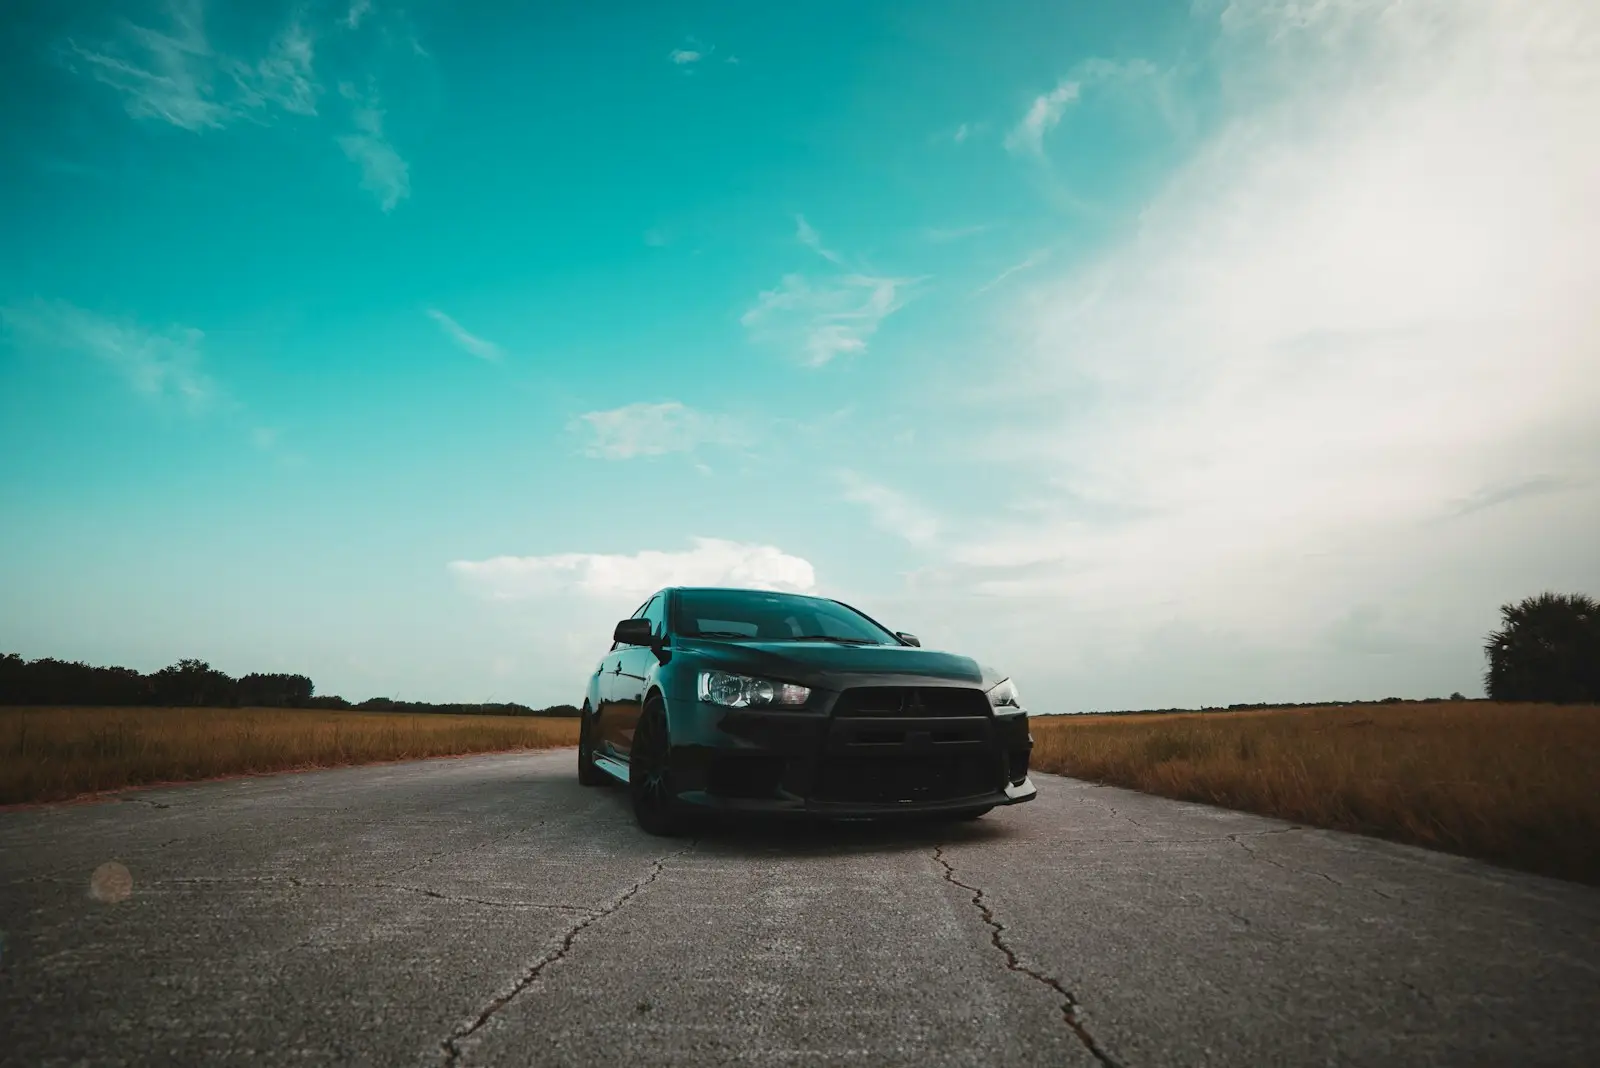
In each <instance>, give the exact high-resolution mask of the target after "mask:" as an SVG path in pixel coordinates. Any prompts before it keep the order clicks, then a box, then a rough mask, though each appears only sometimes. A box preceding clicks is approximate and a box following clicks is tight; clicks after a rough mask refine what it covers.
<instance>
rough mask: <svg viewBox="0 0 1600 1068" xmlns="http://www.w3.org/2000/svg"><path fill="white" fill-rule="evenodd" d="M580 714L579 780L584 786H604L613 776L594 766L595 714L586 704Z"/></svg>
mask: <svg viewBox="0 0 1600 1068" xmlns="http://www.w3.org/2000/svg"><path fill="white" fill-rule="evenodd" d="M578 716H579V719H578V782H579V783H580V784H582V785H584V786H604V785H605V784H606V783H608V782H610V781H611V776H609V775H607V774H606V773H605V772H603V771H601V770H600V769H599V768H597V767H595V766H594V723H593V720H594V715H593V713H591V712H590V711H589V706H588V705H587V704H585V705H584V706H583V711H582V712H580V713H579V714H578Z"/></svg>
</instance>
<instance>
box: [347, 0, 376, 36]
mask: <svg viewBox="0 0 1600 1068" xmlns="http://www.w3.org/2000/svg"><path fill="white" fill-rule="evenodd" d="M371 11H372V0H350V9H349V10H348V11H346V12H345V16H344V24H345V26H347V27H348V28H350V29H352V30H356V29H360V28H361V20H362V19H364V18H366V17H367V15H368V13H370V12H371Z"/></svg>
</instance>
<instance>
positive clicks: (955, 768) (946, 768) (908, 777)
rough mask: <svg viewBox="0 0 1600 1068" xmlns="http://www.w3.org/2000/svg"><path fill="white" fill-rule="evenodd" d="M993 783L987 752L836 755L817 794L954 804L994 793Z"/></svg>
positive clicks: (880, 801)
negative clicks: (944, 754) (942, 754)
mask: <svg viewBox="0 0 1600 1068" xmlns="http://www.w3.org/2000/svg"><path fill="white" fill-rule="evenodd" d="M980 696H981V695H980ZM995 778H996V776H995V766H994V760H993V758H992V757H990V756H989V755H987V754H985V753H976V754H973V753H966V754H960V755H951V756H939V755H936V756H904V757H902V756H895V757H881V756H873V757H844V756H835V757H833V758H831V759H830V760H829V761H828V762H827V763H826V765H825V766H824V768H823V772H822V789H821V790H820V791H819V793H820V795H821V799H822V800H825V801H846V802H854V803H857V804H878V805H890V804H899V803H917V802H929V801H953V800H955V799H957V798H962V797H973V796H976V795H980V794H987V793H993V792H994V791H995V790H996V789H998V787H999V784H998V783H997V782H996V781H995Z"/></svg>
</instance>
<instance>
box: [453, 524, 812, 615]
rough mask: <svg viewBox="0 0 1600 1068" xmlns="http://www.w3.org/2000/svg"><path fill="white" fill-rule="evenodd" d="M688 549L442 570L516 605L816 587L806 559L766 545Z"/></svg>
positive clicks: (513, 560)
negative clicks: (565, 598)
mask: <svg viewBox="0 0 1600 1068" xmlns="http://www.w3.org/2000/svg"><path fill="white" fill-rule="evenodd" d="M690 540H691V542H692V543H693V546H694V547H693V548H691V549H685V550H679V551H676V552H671V551H660V550H654V549H646V550H643V551H641V552H638V553H634V554H633V555H631V556H630V555H624V554H620V553H618V554H608V553H555V554H553V555H550V556H497V557H494V558H492V559H489V560H456V561H453V562H452V563H451V564H450V565H449V569H450V570H451V571H452V572H453V573H454V574H455V575H456V576H457V577H458V578H459V579H460V580H461V581H462V583H463V584H465V585H466V586H467V588H468V589H470V590H471V591H472V592H474V593H476V594H478V595H479V596H483V597H487V598H490V599H492V600H517V599H521V598H528V597H545V596H554V595H559V594H579V595H584V596H590V597H617V596H624V595H625V596H630V597H646V596H648V595H649V594H651V593H653V592H655V591H656V590H659V589H661V588H662V587H664V586H738V587H744V588H751V589H762V590H784V591H789V592H795V593H806V592H809V591H810V590H812V589H813V588H815V586H816V573H815V571H814V570H813V569H812V566H811V564H810V563H808V562H807V561H805V560H803V559H801V558H800V557H798V556H791V555H789V554H788V553H785V552H783V551H781V550H779V549H776V548H774V547H773V546H770V545H750V544H742V543H739V542H732V541H724V540H721V539H718V538H692V539H690Z"/></svg>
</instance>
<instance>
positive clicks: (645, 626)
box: [611, 619, 656, 645]
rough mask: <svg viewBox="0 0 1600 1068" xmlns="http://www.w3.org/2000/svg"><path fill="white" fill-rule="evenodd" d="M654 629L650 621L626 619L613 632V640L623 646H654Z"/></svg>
mask: <svg viewBox="0 0 1600 1068" xmlns="http://www.w3.org/2000/svg"><path fill="white" fill-rule="evenodd" d="M653 631H654V628H653V627H651V625H650V621H649V620H648V619H624V620H623V621H622V622H620V623H618V624H617V628H616V630H613V631H612V632H611V640H612V641H614V642H621V643H622V644H623V645H654V644H655V643H656V639H655V634H654V633H653Z"/></svg>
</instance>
